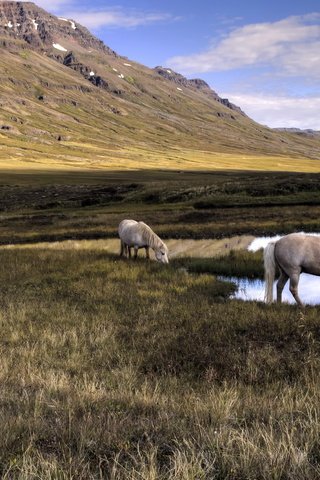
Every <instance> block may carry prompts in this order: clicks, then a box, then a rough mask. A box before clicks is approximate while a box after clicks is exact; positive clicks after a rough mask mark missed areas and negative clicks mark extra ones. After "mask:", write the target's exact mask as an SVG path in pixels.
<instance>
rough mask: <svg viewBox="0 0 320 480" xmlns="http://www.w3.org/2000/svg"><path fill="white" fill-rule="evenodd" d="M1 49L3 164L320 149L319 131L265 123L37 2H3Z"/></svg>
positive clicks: (165, 163) (82, 163)
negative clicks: (291, 130)
mask: <svg viewBox="0 0 320 480" xmlns="http://www.w3.org/2000/svg"><path fill="white" fill-rule="evenodd" d="M0 48H1V50H0V71H1V82H0V139H1V148H0V161H1V165H5V166H7V167H10V166H12V165H18V166H26V165H27V166H37V165H40V164H41V165H46V164H47V165H58V166H59V165H60V166H64V167H65V168H69V167H71V166H72V167H79V168H82V167H90V168H100V167H101V168H105V167H107V166H113V167H114V168H125V167H128V166H131V167H134V166H139V167H143V166H144V165H146V166H147V165H149V163H150V161H151V160H150V159H152V162H153V163H155V164H157V162H158V165H159V168H165V167H166V168H167V167H171V166H173V165H179V163H181V165H182V166H183V162H184V160H188V162H189V163H190V162H191V164H192V162H193V161H195V159H197V158H199V157H201V156H204V157H206V155H207V154H208V155H209V156H210V155H211V154H212V155H216V157H217V162H218V158H219V155H224V154H230V155H231V154H237V155H238V154H244V155H247V154H248V155H270V156H279V155H280V156H281V155H283V156H290V157H304V158H305V157H308V158H311V159H319V158H320V154H319V152H320V149H319V147H320V139H319V138H318V137H316V138H315V137H311V136H304V137H303V136H292V135H290V134H288V133H287V132H278V131H274V130H272V129H269V128H267V127H264V126H262V125H259V124H257V123H256V122H254V121H253V120H251V119H250V118H248V117H247V116H246V115H245V113H244V112H243V111H242V110H241V109H240V108H239V107H237V106H235V105H233V104H232V103H230V102H229V101H228V100H227V99H222V98H220V97H219V95H218V94H217V93H216V92H214V91H213V90H212V89H211V88H210V87H209V85H208V84H207V83H206V82H204V81H203V80H201V79H192V80H189V79H187V78H185V77H184V76H182V75H180V74H179V73H176V72H174V71H173V70H171V69H170V68H167V67H160V66H158V67H155V68H148V67H146V66H144V65H141V64H139V63H137V62H135V61H132V60H128V59H127V58H126V57H123V56H121V55H118V54H117V53H116V52H115V51H113V50H112V48H110V47H108V46H106V45H104V44H103V42H101V41H100V40H99V39H97V38H96V37H94V36H93V35H91V33H90V32H89V31H88V30H87V29H86V28H85V27H83V26H81V25H79V24H78V23H77V22H75V21H73V20H72V19H67V18H58V17H55V16H54V15H51V14H49V13H47V12H46V11H45V10H43V9H41V8H39V7H37V6H36V5H35V4H34V3H29V2H10V1H2V2H1V1H0ZM210 158H211V157H210ZM195 165H196V164H195ZM217 165H218V164H217ZM217 165H216V166H217ZM210 166H211V165H210V164H208V168H209V167H210Z"/></svg>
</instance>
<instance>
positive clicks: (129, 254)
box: [126, 245, 131, 258]
mask: <svg viewBox="0 0 320 480" xmlns="http://www.w3.org/2000/svg"><path fill="white" fill-rule="evenodd" d="M126 247H127V252H128V258H131V247H129V245H126Z"/></svg>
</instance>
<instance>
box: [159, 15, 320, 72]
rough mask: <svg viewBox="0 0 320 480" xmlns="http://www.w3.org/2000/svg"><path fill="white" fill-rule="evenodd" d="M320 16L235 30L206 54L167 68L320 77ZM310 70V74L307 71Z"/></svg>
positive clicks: (185, 58) (181, 58)
mask: <svg viewBox="0 0 320 480" xmlns="http://www.w3.org/2000/svg"><path fill="white" fill-rule="evenodd" d="M319 22H320V14H318V13H314V14H309V15H303V16H293V17H288V18H286V19H284V20H280V21H277V22H274V23H257V24H250V25H246V26H244V27H241V28H237V29H234V30H233V31H232V32H231V33H229V34H228V35H226V36H225V37H223V38H222V39H220V41H218V42H213V43H212V45H211V46H210V47H209V48H208V49H207V50H206V51H204V52H201V53H198V54H194V55H187V56H176V57H173V58H171V59H169V60H168V61H167V64H168V65H170V66H172V67H173V68H175V69H176V70H178V71H181V72H183V73H190V74H191V73H201V72H202V73H203V72H217V71H226V70H234V69H236V68H244V67H252V66H270V67H272V68H275V69H277V71H281V72H283V73H286V74H288V75H301V74H302V75H304V74H306V75H310V74H311V75H313V76H317V77H319V75H320V25H319ZM305 69H306V70H305Z"/></svg>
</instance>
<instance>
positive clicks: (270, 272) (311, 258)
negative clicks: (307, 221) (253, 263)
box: [263, 233, 320, 306]
mask: <svg viewBox="0 0 320 480" xmlns="http://www.w3.org/2000/svg"><path fill="white" fill-rule="evenodd" d="M263 256H264V270H265V281H266V290H265V300H266V302H267V303H271V302H272V300H273V282H274V278H275V272H276V266H278V267H279V270H280V277H279V280H278V282H277V302H278V303H281V296H282V290H283V288H284V286H285V284H286V283H287V280H288V279H290V287H289V289H290V292H291V293H292V295H293V297H294V299H295V301H296V302H297V303H298V305H300V306H302V305H303V303H302V301H301V300H300V297H299V295H298V284H299V277H300V273H302V272H304V273H311V274H312V275H317V276H320V237H315V236H311V235H303V234H300V233H291V234H289V235H286V236H285V237H282V238H280V240H278V241H276V242H270V243H268V245H267V246H266V248H265V250H264V255H263Z"/></svg>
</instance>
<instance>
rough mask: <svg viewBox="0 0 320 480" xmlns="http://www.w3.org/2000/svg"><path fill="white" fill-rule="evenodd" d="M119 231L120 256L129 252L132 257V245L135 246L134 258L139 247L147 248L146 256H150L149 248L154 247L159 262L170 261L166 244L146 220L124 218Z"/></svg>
mask: <svg viewBox="0 0 320 480" xmlns="http://www.w3.org/2000/svg"><path fill="white" fill-rule="evenodd" d="M118 232H119V237H120V241H121V249H120V256H122V255H125V256H127V254H128V256H129V258H130V257H131V247H133V248H134V258H137V255H138V249H139V248H145V250H146V257H147V258H150V256H149V248H152V250H153V251H154V253H155V257H156V259H157V261H158V262H161V263H169V260H168V248H167V246H166V244H165V243H164V242H163V241H162V240H161V238H159V237H158V235H156V234H155V233H154V231H153V230H152V229H151V228H150V227H149V226H148V225H146V224H145V223H144V222H136V221H135V220H122V222H120V224H119V228H118Z"/></svg>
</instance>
